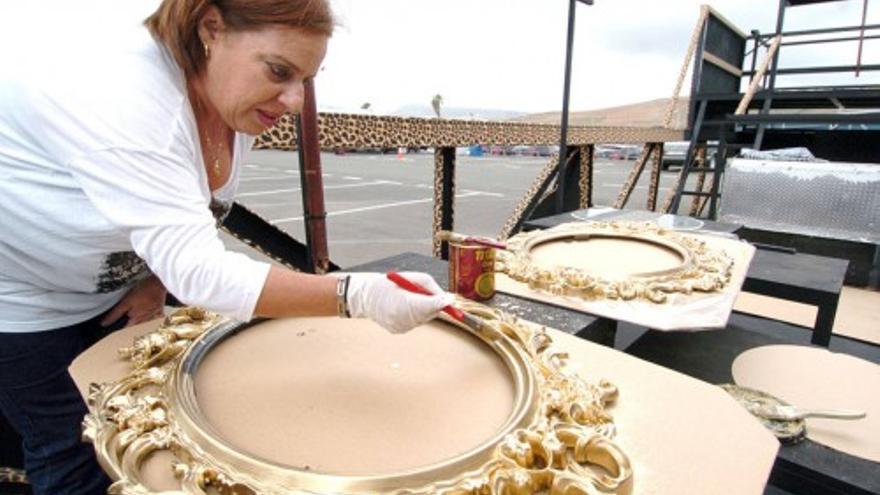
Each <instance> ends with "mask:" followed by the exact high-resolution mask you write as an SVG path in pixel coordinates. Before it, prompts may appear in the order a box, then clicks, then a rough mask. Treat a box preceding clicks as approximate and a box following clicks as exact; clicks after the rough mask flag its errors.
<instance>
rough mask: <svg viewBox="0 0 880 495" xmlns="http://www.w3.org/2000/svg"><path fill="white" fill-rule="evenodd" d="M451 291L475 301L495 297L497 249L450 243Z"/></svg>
mask: <svg viewBox="0 0 880 495" xmlns="http://www.w3.org/2000/svg"><path fill="white" fill-rule="evenodd" d="M449 291H450V292H455V293H456V294H460V295H461V296H463V297H466V298H468V299H470V300H473V301H485V300H486V299H489V298H490V297H492V296H494V295H495V249H494V248H490V247H485V246H475V245H471V244H459V243H454V242H450V243H449Z"/></svg>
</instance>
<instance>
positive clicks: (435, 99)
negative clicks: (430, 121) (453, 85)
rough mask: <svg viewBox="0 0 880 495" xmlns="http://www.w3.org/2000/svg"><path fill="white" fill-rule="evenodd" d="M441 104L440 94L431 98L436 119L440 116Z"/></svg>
mask: <svg viewBox="0 0 880 495" xmlns="http://www.w3.org/2000/svg"><path fill="white" fill-rule="evenodd" d="M442 104H443V97H442V96H440V95H434V97H433V98H431V108H433V109H434V113H436V114H437V118H438V119H439V118H440V105H442Z"/></svg>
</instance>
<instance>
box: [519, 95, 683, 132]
mask: <svg viewBox="0 0 880 495" xmlns="http://www.w3.org/2000/svg"><path fill="white" fill-rule="evenodd" d="M667 108H669V98H661V99H657V100H650V101H643V102H641V103H632V104H629V105H622V106H619V107H609V108H600V109H597V110H586V111H575V112H569V114H568V124H569V125H583V126H601V127H660V126H662V125H663V118H664V117H665V116H666V109H667ZM687 110H688V98H687V97H682V98H679V99H678V101H677V102H676V105H675V111H674V112H673V114H672V127H673V128H675V129H684V128H685V127H686V126H687ZM561 115H562V112H543V113H531V114H528V115H522V116H519V117H513V118H511V119H509V120H512V121H515V122H531V123H535V124H559V120H560V118H561Z"/></svg>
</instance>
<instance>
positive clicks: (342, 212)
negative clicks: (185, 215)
mask: <svg viewBox="0 0 880 495" xmlns="http://www.w3.org/2000/svg"><path fill="white" fill-rule="evenodd" d="M472 196H483V194H482V193H479V192H476V191H473V192H467V193H462V194H456V195H455V197H456V199H459V198H469V197H472ZM433 201H434V198H424V199H413V200H410V201H398V202H396V203H383V204H379V205H372V206H363V207H361V208H352V209H350V210H339V211H331V212H328V213H327V216H328V217H338V216H340V215H348V214H351V213H361V212H364V211H373V210H382V209H385V208H396V207H398V206H408V205H415V204H419V203H431V202H433ZM302 219H303V217H302V216H298V217H289V218H278V219H276V220H269V223H271V224H273V225H278V224H279V223H288V222H299V221H301V220H302Z"/></svg>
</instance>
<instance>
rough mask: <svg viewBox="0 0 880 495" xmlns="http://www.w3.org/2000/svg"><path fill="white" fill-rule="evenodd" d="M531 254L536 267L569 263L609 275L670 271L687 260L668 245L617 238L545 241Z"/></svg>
mask: <svg viewBox="0 0 880 495" xmlns="http://www.w3.org/2000/svg"><path fill="white" fill-rule="evenodd" d="M531 256H532V260H533V261H534V263H535V265H536V266H540V267H548V268H552V267H557V266H568V267H572V268H579V269H581V270H586V271H587V272H589V273H591V274H594V275H599V276H602V277H610V278H620V277H626V276H629V275H635V274H639V273H646V272H656V271H661V270H669V269H671V268H676V267H678V266H680V265H681V264H682V262H683V261H684V260H683V259H682V258H681V256H679V255H678V253H676V252H675V251H672V250H671V249H669V248H666V247H665V246H662V245H659V244H654V243H651V242H647V241H642V240H639V239H615V238H611V239H606V238H595V239H589V240H586V241H583V240H577V241H572V240H565V241H554V242H546V243H543V244H540V245H538V246H535V247H534V248H532V251H531Z"/></svg>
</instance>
